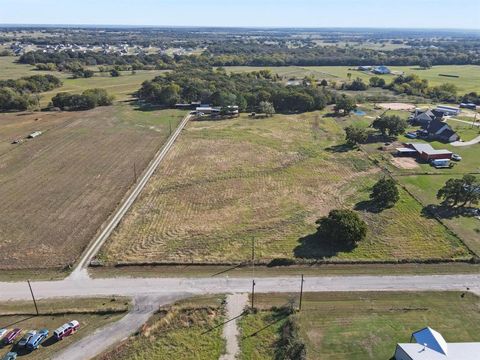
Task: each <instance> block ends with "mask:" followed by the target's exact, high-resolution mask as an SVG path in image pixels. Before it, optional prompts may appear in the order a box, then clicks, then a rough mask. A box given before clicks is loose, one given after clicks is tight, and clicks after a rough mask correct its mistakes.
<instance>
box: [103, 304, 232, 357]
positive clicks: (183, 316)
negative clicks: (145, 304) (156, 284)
mask: <svg viewBox="0 0 480 360" xmlns="http://www.w3.org/2000/svg"><path fill="white" fill-rule="evenodd" d="M224 312H225V311H224V306H223V297H215V296H210V297H202V298H194V299H190V300H186V301H182V302H180V303H177V304H175V305H173V306H170V307H167V308H163V309H160V311H158V312H157V313H156V314H155V315H154V316H153V317H152V318H151V319H150V320H149V321H148V322H147V323H146V324H145V325H144V326H143V327H142V330H141V331H139V332H138V333H137V334H135V335H133V336H131V337H130V338H128V339H127V340H125V341H124V342H122V343H120V344H119V345H117V346H116V347H115V348H113V349H111V350H109V351H107V352H105V353H104V354H102V355H99V356H97V357H96V358H95V360H131V359H135V360H171V359H185V360H187V359H196V360H211V359H218V358H219V357H220V356H221V355H222V354H223V353H224V352H225V340H224V339H223V337H222V329H223V326H222V323H223V322H224V321H225V317H224Z"/></svg>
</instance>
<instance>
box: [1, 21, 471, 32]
mask: <svg viewBox="0 0 480 360" xmlns="http://www.w3.org/2000/svg"><path fill="white" fill-rule="evenodd" d="M55 26H56V27H80V28H81V27H99V28H101V27H109V28H115V27H116V28H151V29H155V28H157V29H168V28H180V29H181V28H183V29H189V28H190V29H191V28H195V29H267V30H268V29H271V30H276V29H285V30H329V29H330V30H335V29H344V30H436V31H439V30H440V31H476V32H480V28H457V27H451V28H449V27H447V28H442V27H381V26H380V27H366V26H352V27H348V26H318V27H316V26H248V25H236V26H229V25H212V26H206V25H148V24H145V25H139V24H62V23H0V28H1V27H55Z"/></svg>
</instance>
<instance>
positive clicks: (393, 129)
mask: <svg viewBox="0 0 480 360" xmlns="http://www.w3.org/2000/svg"><path fill="white" fill-rule="evenodd" d="M372 127H373V128H374V129H377V130H378V131H380V132H381V133H382V135H383V136H386V135H388V136H398V135H400V134H403V133H404V132H405V130H406V129H407V121H406V120H405V119H402V118H400V116H398V115H390V116H389V115H384V116H380V117H378V118H376V119H375V120H374V121H373V123H372Z"/></svg>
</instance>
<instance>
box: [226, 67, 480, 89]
mask: <svg viewBox="0 0 480 360" xmlns="http://www.w3.org/2000/svg"><path fill="white" fill-rule="evenodd" d="M389 68H390V69H391V70H392V71H394V72H404V73H405V74H417V75H418V76H420V77H421V78H422V79H427V80H428V81H429V83H430V85H440V84H443V83H451V84H454V85H455V86H457V87H458V90H459V92H460V93H462V94H463V93H469V92H471V91H477V92H480V66H478V65H442V66H434V67H433V68H431V69H428V70H422V69H420V68H418V67H415V66H389ZM226 69H227V70H229V71H232V72H248V71H255V70H260V69H262V67H251V66H231V67H226ZM268 69H270V70H272V71H273V72H274V73H277V74H279V75H280V76H282V77H284V78H285V79H290V78H297V79H301V78H303V77H304V76H306V75H308V76H314V77H315V78H317V79H326V80H333V81H335V80H347V79H348V77H347V74H348V73H351V74H352V79H354V78H356V77H359V78H362V79H363V80H367V81H368V79H370V78H371V77H372V76H374V75H373V74H369V73H364V72H361V71H357V70H355V67H349V66H279V67H268ZM441 74H443V75H456V76H458V77H447V76H440V75H441ZM382 77H383V78H384V79H385V80H386V81H387V83H388V82H389V81H390V80H391V79H393V77H394V76H393V75H383V76H382Z"/></svg>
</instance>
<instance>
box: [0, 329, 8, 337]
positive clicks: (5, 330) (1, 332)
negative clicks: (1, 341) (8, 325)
mask: <svg viewBox="0 0 480 360" xmlns="http://www.w3.org/2000/svg"><path fill="white" fill-rule="evenodd" d="M6 333H7V329H0V338H1V337H2V336H3V335H5V334H6Z"/></svg>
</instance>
